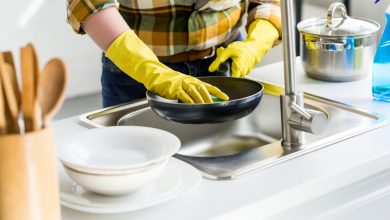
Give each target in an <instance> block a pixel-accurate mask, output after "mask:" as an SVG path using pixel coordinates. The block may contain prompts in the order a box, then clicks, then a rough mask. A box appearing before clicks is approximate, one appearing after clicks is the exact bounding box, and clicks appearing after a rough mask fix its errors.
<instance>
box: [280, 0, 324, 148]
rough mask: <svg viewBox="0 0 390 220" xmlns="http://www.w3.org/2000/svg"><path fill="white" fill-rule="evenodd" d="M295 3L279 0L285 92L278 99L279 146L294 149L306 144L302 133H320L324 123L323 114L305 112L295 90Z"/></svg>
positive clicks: (299, 94)
mask: <svg viewBox="0 0 390 220" xmlns="http://www.w3.org/2000/svg"><path fill="white" fill-rule="evenodd" d="M293 3H294V1H293V0H281V12H282V28H283V30H282V40H283V65H284V84H285V92H284V94H282V95H281V96H280V106H281V117H282V133H283V138H282V145H283V146H284V147H287V148H291V149H294V148H297V147H300V146H302V145H303V144H304V143H305V136H304V135H305V134H304V132H309V133H313V134H319V133H321V132H322V131H323V130H324V129H325V127H326V124H327V116H326V115H325V113H323V112H320V111H316V110H311V109H305V108H304V101H303V93H302V92H299V91H296V89H295V57H296V53H295V15H294V4H293Z"/></svg>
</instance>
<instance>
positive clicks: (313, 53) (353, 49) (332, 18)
mask: <svg viewBox="0 0 390 220" xmlns="http://www.w3.org/2000/svg"><path fill="white" fill-rule="evenodd" d="M336 15H341V17H340V16H338V17H336ZM379 28H380V25H379V24H378V23H377V22H375V21H372V20H368V19H362V18H352V17H349V16H348V15H347V11H346V8H345V6H344V5H343V4H342V3H333V4H332V5H331V6H330V7H329V9H328V14H327V17H326V18H312V19H308V20H304V21H301V22H300V23H299V24H298V30H299V31H300V33H301V34H300V36H301V47H300V49H301V60H302V65H303V68H304V70H305V72H306V74H307V75H308V76H310V77H312V78H315V79H319V80H325V81H352V80H358V79H361V78H363V77H365V76H367V75H368V74H369V73H371V68H372V61H373V57H374V53H375V49H376V33H377V31H378V30H379Z"/></svg>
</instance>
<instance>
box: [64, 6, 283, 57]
mask: <svg viewBox="0 0 390 220" xmlns="http://www.w3.org/2000/svg"><path fill="white" fill-rule="evenodd" d="M279 1H280V0H171V1H166V0H164V1H163V0H153V1H152V0H67V3H68V4H67V6H68V7H67V10H68V11H67V16H68V22H69V23H70V25H71V26H72V28H73V29H74V31H76V32H77V33H80V34H84V31H83V29H82V27H81V23H82V22H83V21H85V19H87V17H88V16H90V15H91V14H93V13H95V12H97V11H99V10H102V9H105V8H108V7H117V8H119V12H120V13H121V15H122V16H123V18H124V19H125V21H126V22H127V24H128V25H129V26H130V28H131V29H133V30H134V31H135V33H136V34H137V35H138V37H139V38H140V39H141V40H142V41H143V42H144V43H145V44H146V45H148V46H149V47H150V48H151V49H152V50H153V52H154V53H155V54H156V55H157V56H169V55H174V54H177V53H181V52H184V51H191V50H202V49H207V48H210V47H213V46H216V45H220V44H223V43H225V42H228V41H229V40H231V39H232V38H234V37H235V36H237V33H238V32H239V28H240V27H242V26H243V25H245V24H250V23H251V22H252V21H253V20H254V19H258V18H261V19H266V20H268V21H270V22H271V23H272V24H273V25H274V26H275V27H276V28H277V29H278V30H279V32H281V18H280V7H279V3H280V2H279ZM118 2H119V3H118Z"/></svg>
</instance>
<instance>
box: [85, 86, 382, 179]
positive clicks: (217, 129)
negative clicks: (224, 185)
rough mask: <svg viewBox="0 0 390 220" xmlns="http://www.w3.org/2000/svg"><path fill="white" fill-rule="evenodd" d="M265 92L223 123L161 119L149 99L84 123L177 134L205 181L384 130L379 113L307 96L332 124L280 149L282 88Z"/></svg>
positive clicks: (109, 110) (100, 113) (182, 155)
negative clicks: (293, 146) (250, 106)
mask: <svg viewBox="0 0 390 220" xmlns="http://www.w3.org/2000/svg"><path fill="white" fill-rule="evenodd" d="M263 84H264V85H265V94H264V96H263V99H262V101H261V103H260V105H259V106H258V107H257V108H256V109H255V110H254V112H253V113H251V114H250V115H248V116H246V117H244V118H241V119H239V120H236V121H232V122H226V123H220V124H196V125H195V124H194V125H191V124H179V123H175V122H171V121H166V120H165V119H162V118H160V117H158V116H157V115H156V114H155V113H154V112H153V111H152V110H151V109H150V108H149V107H148V103H147V101H146V100H143V101H139V102H135V103H128V104H124V105H120V106H115V107H112V108H107V109H102V110H99V111H95V112H90V113H87V114H84V115H82V116H81V117H80V122H81V123H82V124H83V125H86V126H90V127H105V126H116V125H137V126H148V127H154V128H160V129H164V130H166V131H169V132H172V133H173V134H175V135H177V136H178V137H179V138H180V140H181V142H182V147H181V150H180V152H179V153H178V154H176V155H175V157H177V158H179V159H181V160H183V161H186V162H188V163H190V164H192V165H193V166H195V167H197V168H198V169H199V170H200V171H201V172H202V173H203V174H204V176H205V177H208V178H211V179H231V178H236V177H238V176H240V175H243V174H246V173H249V172H252V171H254V170H258V169H260V168H265V167H268V166H271V165H274V164H277V163H280V162H283V161H285V160H288V159H291V158H294V157H298V156H300V155H303V154H306V153H309V152H311V151H314V150H317V149H320V148H322V147H325V146H328V145H330V144H333V143H335V142H338V141H341V140H344V139H347V138H350V137H353V136H355V135H358V134H361V133H364V132H367V131H370V130H372V129H375V128H378V127H381V126H383V125H385V124H386V123H387V122H386V120H384V119H383V118H382V117H381V116H380V115H377V114H374V113H369V112H366V111H363V110H360V109H357V108H354V107H352V106H349V105H346V104H343V103H339V102H335V101H332V100H328V99H325V98H322V97H318V96H315V95H311V94H307V93H305V95H304V96H305V97H304V98H305V107H306V108H312V109H315V110H319V111H322V112H324V113H325V114H326V115H327V116H328V125H327V129H326V130H325V132H323V133H322V134H321V135H312V134H306V142H305V144H304V145H303V146H302V147H300V148H299V149H293V150H291V149H287V148H284V147H282V145H281V142H280V139H281V137H282V129H281V119H280V118H281V116H280V115H281V113H280V98H279V96H278V94H279V93H280V92H281V91H282V88H280V87H276V86H273V85H269V84H266V83H263Z"/></svg>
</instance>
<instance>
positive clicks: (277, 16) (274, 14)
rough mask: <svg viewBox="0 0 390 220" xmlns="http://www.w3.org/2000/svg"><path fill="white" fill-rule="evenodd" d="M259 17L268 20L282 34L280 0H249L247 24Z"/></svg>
mask: <svg viewBox="0 0 390 220" xmlns="http://www.w3.org/2000/svg"><path fill="white" fill-rule="evenodd" d="M259 18H261V19H265V20H268V21H270V22H271V23H272V24H273V25H274V26H275V27H276V28H277V29H278V31H279V35H280V36H282V18H281V12H280V0H249V10H248V25H249V24H250V23H252V22H253V20H255V19H259Z"/></svg>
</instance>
